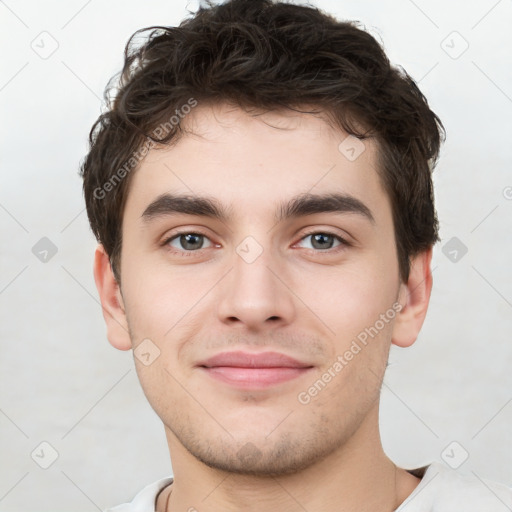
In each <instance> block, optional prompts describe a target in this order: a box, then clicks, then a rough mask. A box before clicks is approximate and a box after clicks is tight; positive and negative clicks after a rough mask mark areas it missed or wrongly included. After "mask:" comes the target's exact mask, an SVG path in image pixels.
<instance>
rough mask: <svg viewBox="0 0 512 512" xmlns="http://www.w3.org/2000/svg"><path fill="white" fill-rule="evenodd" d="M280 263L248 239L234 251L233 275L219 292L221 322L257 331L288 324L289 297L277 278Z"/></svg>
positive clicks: (269, 250) (253, 240) (250, 237)
mask: <svg viewBox="0 0 512 512" xmlns="http://www.w3.org/2000/svg"><path fill="white" fill-rule="evenodd" d="M281 264H282V262H280V261H279V258H278V255H277V254H275V251H273V250H272V249H271V248H269V247H264V246H263V245H262V244H260V243H259V242H258V240H256V238H255V237H253V236H247V237H246V238H244V239H243V240H242V242H240V243H239V244H238V246H237V247H236V248H235V252H234V254H233V258H232V271H231V272H230V273H229V276H228V280H227V282H226V283H225V286H224V287H223V288H222V291H221V297H220V300H219V306H218V314H219V317H220V320H221V321H223V322H229V323H233V322H237V321H238V322H240V323H242V324H245V325H246V327H248V328H253V329H257V328H258V327H263V326H264V325H265V323H267V324H269V323H272V324H273V325H275V324H276V321H278V320H280V321H281V323H288V322H290V321H291V320H292V317H293V302H292V296H291V295H292V294H291V293H290V292H289V291H288V290H287V287H286V286H285V285H284V284H283V283H282V282H281V281H280V279H278V278H277V277H276V275H275V274H279V271H278V269H279V268H280V267H281Z"/></svg>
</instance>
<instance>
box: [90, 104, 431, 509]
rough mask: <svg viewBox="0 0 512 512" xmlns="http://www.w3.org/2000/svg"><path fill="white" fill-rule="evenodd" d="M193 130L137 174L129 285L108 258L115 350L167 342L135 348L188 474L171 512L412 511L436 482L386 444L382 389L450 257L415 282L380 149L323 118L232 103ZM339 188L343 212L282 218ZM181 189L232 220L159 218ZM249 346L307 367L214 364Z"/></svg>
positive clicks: (104, 281) (99, 254)
mask: <svg viewBox="0 0 512 512" xmlns="http://www.w3.org/2000/svg"><path fill="white" fill-rule="evenodd" d="M276 126H277V127H279V128H276ZM185 127H186V128H187V129H188V130H189V132H190V133H188V134H186V135H185V136H184V137H183V138H182V139H180V140H179V141H178V142H177V144H176V145H174V146H172V147H169V148H165V149H162V150H151V151H150V153H149V154H148V156H147V157H146V159H145V160H144V161H143V163H142V165H141V167H140V169H138V170H137V171H136V172H135V174H134V175H133V176H132V177H131V180H132V181H131V184H130V192H129V195H128V199H127V202H126V206H125V210H124V218H123V247H122V255H121V284H120V285H119V283H117V282H116V281H115V279H114V277H113V274H112V270H111V268H110V264H109V261H108V257H107V255H106V254H105V252H104V250H103V248H102V247H101V246H99V247H98V249H97V251H96V256H95V268H94V273H95V280H96V284H97V287H98V290H99V294H100V298H101V302H102V306H103V308H104V309H103V311H104V316H105V321H106V324H107V335H108V339H109V341H110V343H111V344H112V345H113V346H114V347H116V348H118V349H120V350H129V349H132V348H134V349H136V348H137V347H138V346H139V344H140V343H142V342H143V340H150V342H149V343H150V345H144V346H145V347H147V346H149V347H150V350H151V351H152V353H156V352H158V357H156V358H155V359H154V361H152V362H151V364H143V362H142V361H141V360H140V359H138V358H135V363H136V368H137V372H138V376H139V379H140V381H141V385H142V387H143V389H144V392H145V394H146V396H147V398H148V400H149V402H150V404H151V405H152V407H153V408H154V410H155V412H156V413H157V414H158V415H159V417H160V418H161V419H162V422H163V423H164V427H165V433H166V438H167V442H168V447H169V452H170V455H171V458H172V465H173V470H174V483H173V485H172V486H170V487H168V488H167V489H165V490H164V491H162V492H161V493H160V495H159V497H158V500H157V510H159V511H163V510H165V506H166V503H167V499H168V498H169V494H168V493H169V492H170V491H171V489H172V494H171V495H170V499H169V503H168V510H172V511H182V510H183V511H187V510H197V511H198V512H201V511H202V510H208V511H209V512H217V511H219V512H220V511H222V512H226V511H235V510H236V511H239V510H244V511H249V512H253V511H254V512H256V511H273V510H279V511H282V512H292V511H293V512H295V511H303V510H304V509H305V510H308V511H309V512H320V511H322V512H334V511H336V512H349V511H351V512H352V511H356V510H357V511H358V512H359V511H368V512H370V511H372V512H377V511H379V512H380V511H382V512H389V511H393V510H395V509H396V508H397V507H398V506H399V505H400V504H401V503H402V502H403V501H404V500H405V499H406V498H407V496H409V495H410V494H411V492H412V491H413V490H414V488H415V487H416V486H417V485H418V483H419V481H420V480H419V479H418V478H416V477H414V476H413V475H411V474H410V473H408V472H406V471H405V470H403V469H400V468H396V466H395V465H394V464H393V463H392V461H391V460H390V459H389V458H388V457H387V456H386V454H385V453H384V451H383V448H382V444H381V440H380V435H379V428H378V415H379V395H380V387H381V384H382V379H383V376H384V372H385V367H386V362H387V358H388V354H389V349H390V346H391V344H395V345H397V346H401V347H407V346H410V345H411V344H412V343H414V341H415V340H416V338H417V335H418V333H419V331H420V329H421V326H422V324H423V321H424V318H425V315H426V311H427V307H428V302H429V298H430V291H431V287H432V278H431V274H430V262H431V257H432V252H431V250H429V251H426V252H424V253H421V254H419V255H417V256H416V257H415V258H414V259H413V260H412V262H411V272H410V276H409V279H408V280H407V282H402V281H401V280H400V277H399V268H398V259H397V252H396V243H395V238H394V227H393V219H392V213H391V205H390V202H389V198H388V196H387V194H386V192H385V190H384V188H383V186H382V184H381V182H380V178H379V175H378V174H377V171H376V166H377V164H376V161H377V160H376V151H377V147H376V145H375V143H374V142H373V141H370V140H366V141H365V142H364V144H365V147H364V151H363V152H362V153H361V154H360V155H359V156H358V157H357V158H356V159H354V160H350V159H348V158H347V157H346V155H345V154H344V153H343V152H341V151H340V150H339V149H338V147H339V144H340V143H341V142H342V141H343V140H344V139H345V138H346V137H347V134H344V133H342V132H341V131H340V130H337V129H333V128H331V127H330V126H329V125H328V124H327V123H326V122H325V121H324V120H323V119H321V118H319V117H315V116H312V115H310V114H300V113H291V112H288V111H287V112H285V111H280V112H274V113H267V114H264V115H260V116H258V117H253V116H251V115H248V114H247V113H246V112H244V111H243V110H241V109H239V108H236V107H232V106H228V105H224V104H219V105H214V106H208V105H199V106H198V107H196V109H194V111H193V112H192V113H191V114H189V116H188V117H187V118H186V119H185ZM333 192H336V193H340V194H343V195H344V197H345V198H347V197H348V198H349V199H350V200H349V201H348V202H345V203H344V207H343V208H342V210H343V211H337V212H332V211H319V212H316V213H313V214H307V215H304V214H303V215H300V216H292V217H289V218H285V219H281V220H280V221H277V220H276V213H277V212H279V211H280V210H279V205H281V204H283V203H286V202H287V201H290V200H291V199H292V198H294V197H297V196H300V195H301V194H306V193H308V194H311V195H322V194H332V193H333ZM169 193H170V194H174V195H178V194H181V195H188V196H191V195H193V196H202V197H205V196H208V197H209V198H214V199H215V201H216V202H217V204H218V205H222V206H224V208H225V209H226V212H227V213H231V216H227V217H226V218H224V219H218V218H212V217H206V216H202V215H198V214H197V213H195V212H196V210H194V211H193V212H191V213H179V214H176V213H175V214H174V215H171V214H169V213H168V212H167V214H165V212H163V208H162V205H160V207H159V209H158V214H156V213H155V211H156V210H155V209H153V210H152V213H151V215H148V214H147V213H148V206H149V205H151V204H152V203H154V201H155V199H157V198H159V197H161V196H162V194H169ZM354 201H355V202H357V204H358V205H359V206H358V207H354V204H355V202H354ZM347 204H348V206H347ZM360 205H363V208H361V207H360ZM164 209H165V208H164ZM150 210H151V209H150ZM197 211H198V210H197ZM145 212H146V215H144V213H145ZM178 231H179V232H180V234H181V236H178ZM319 233H324V238H323V239H321V238H320V239H319V238H315V237H316V236H317V234H319ZM185 234H193V236H192V237H188V238H187V239H185ZM194 234H195V236H194ZM315 234H316V235H315ZM247 237H250V238H249V239H248V238H247ZM326 240H327V242H328V244H325V241H326ZM187 242H188V243H187ZM242 242H243V243H242ZM194 244H195V245H194ZM241 248H242V249H243V251H241V250H240V249H241ZM246 254H248V255H249V256H254V258H247V256H246V257H245V258H244V257H243V256H245V255H246ZM249 260H250V261H249ZM369 328H373V329H374V330H373V331H371V332H372V336H371V337H367V338H368V339H367V343H366V344H362V343H361V342H359V344H358V347H359V350H357V349H356V348H354V340H357V339H358V336H359V337H361V333H364V332H367V333H368V332H370V331H368V329H369ZM359 339H360V338H359ZM145 343H146V344H147V343H148V341H146V342H145ZM233 350H239V351H244V352H245V353H250V354H260V353H262V352H267V351H272V352H279V353H281V354H285V355H286V356H289V357H292V358H294V359H295V360H297V361H299V362H300V363H301V364H302V365H303V367H302V369H300V370H297V373H296V375H295V374H294V377H293V378H289V379H288V378H287V379H285V380H282V381H279V382H277V383H268V382H265V383H264V384H263V385H262V384H261V382H260V383H259V384H258V383H255V384H254V385H253V383H252V381H251V382H249V384H247V382H245V381H244V382H245V384H244V385H242V384H240V383H239V382H238V381H236V382H233V380H228V381H226V380H222V379H219V377H218V374H216V372H213V371H211V368H209V367H208V366H207V365H206V366H205V365H204V362H205V360H206V359H208V358H210V357H211V356H213V355H216V354H218V353H220V352H224V351H233ZM146 351H147V348H146ZM348 352H351V353H352V355H350V354H348ZM339 357H342V360H343V361H344V363H343V365H340V364H339V363H338V366H336V362H337V361H339ZM340 366H341V369H340ZM244 375H245V374H244ZM325 375H327V377H325ZM329 376H330V377H329ZM237 378H238V377H237ZM322 379H323V380H322ZM319 380H321V381H322V382H323V384H322V383H321V384H322V385H319V384H316V387H315V383H318V381H319ZM191 507H192V508H191Z"/></svg>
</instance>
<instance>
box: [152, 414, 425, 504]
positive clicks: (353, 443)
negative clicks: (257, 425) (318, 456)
mask: <svg viewBox="0 0 512 512" xmlns="http://www.w3.org/2000/svg"><path fill="white" fill-rule="evenodd" d="M166 436H167V441H168V444H169V449H170V451H171V454H172V465H173V469H174V483H173V485H172V486H171V488H169V489H167V490H166V491H167V492H165V493H162V495H161V497H159V501H158V504H157V510H158V511H162V512H163V511H165V510H166V507H165V505H166V501H167V498H170V499H169V500H168V502H169V504H168V508H167V511H166V512H171V511H173V510H198V511H200V510H205V509H207V510H208V511H210V512H231V511H239V510H244V511H247V512H256V511H262V510H264V511H266V510H280V511H282V512H298V511H304V510H308V512H320V511H321V512H353V511H354V510H357V511H361V512H362V511H364V512H366V511H368V512H370V511H371V512H394V511H395V510H396V508H397V507H398V506H399V505H400V504H401V503H402V502H403V501H404V500H405V499H406V498H407V496H408V495H409V494H410V493H411V492H412V491H413V490H414V488H415V487H416V486H417V485H418V483H419V482H420V480H419V479H418V478H416V477H414V476H413V475H411V474H409V473H407V472H406V471H404V470H402V469H398V468H396V466H395V465H394V464H393V462H392V461H391V460H390V459H389V458H388V457H387V456H386V455H385V453H384V451H383V449H382V445H381V441H380V436H379V432H378V406H377V407H376V408H375V409H374V410H372V411H371V413H370V414H369V415H368V416H367V417H366V418H365V420H364V421H363V423H362V424H361V425H360V427H359V428H358V429H357V431H356V432H355V433H354V434H353V435H352V436H351V438H350V439H349V440H348V441H347V442H346V443H345V444H344V445H343V446H341V447H339V448H338V449H336V450H334V451H333V452H332V453H331V454H330V455H329V456H328V457H326V458H324V459H322V460H320V461H318V462H316V463H315V464H312V465H311V466H309V467H307V468H306V469H304V470H302V471H300V472H298V473H294V474H289V475H281V476H252V475H239V474H234V473H228V472H225V471H221V470H218V469H214V468H210V467H208V466H206V465H204V464H203V463H202V462H200V461H198V460H197V459H196V458H195V457H193V456H192V455H191V454H190V453H189V452H188V451H187V450H185V449H184V448H183V446H182V445H181V444H180V443H179V442H178V440H177V439H176V437H175V436H174V435H173V434H172V432H170V431H169V430H168V429H166ZM169 492H172V494H171V495H169Z"/></svg>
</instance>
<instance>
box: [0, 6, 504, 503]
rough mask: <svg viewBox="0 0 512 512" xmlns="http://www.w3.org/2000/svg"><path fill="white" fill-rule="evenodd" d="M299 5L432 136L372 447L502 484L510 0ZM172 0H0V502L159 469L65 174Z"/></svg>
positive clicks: (53, 497)
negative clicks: (379, 53) (413, 330)
mask: <svg viewBox="0 0 512 512" xmlns="http://www.w3.org/2000/svg"><path fill="white" fill-rule="evenodd" d="M313 4H314V5H317V6H319V7H321V8H323V9H325V10H327V11H328V12H330V13H332V14H334V15H336V16H337V17H339V18H342V19H355V20H360V21H361V22H362V23H364V25H365V26H366V28H367V29H368V30H369V31H370V32H371V33H372V34H373V35H374V36H376V37H377V38H378V39H379V40H381V41H382V42H383V44H384V47H385V49H386V51H387V52H388V55H389V57H390V59H391V61H392V62H393V63H395V64H400V65H402V66H403V67H404V68H405V69H406V70H407V71H408V72H409V73H410V74H411V75H412V77H413V78H414V79H415V80H416V81H417V82H418V83H419V86H420V88H421V89H422V91H423V92H424V94H425V95H426V96H427V98H428V99H429V103H430V105H431V107H432V109H433V110H434V111H435V112H436V113H437V114H438V115H439V116H440V117H441V119H442V121H443V123H444V125H445V127H446V130H447V141H446V144H445V145H444V147H443V150H442V153H441V160H440V163H439V165H438V167H437V169H436V171H435V187H436V194H437V196H436V197H437V208H438V213H439V217H440V221H441V235H442V241H441V242H440V243H439V244H438V245H437V246H436V248H435V253H434V261H433V276H434V289H433V294H432V300H431V306H430V310H429V314H428V316H427V320H426V323H425V326H424V328H423V331H422V333H421V335H420V337H419V339H418V341H417V342H416V344H415V345H414V346H413V347H411V348H409V349H399V348H396V347H393V348H392V351H391V356H390V363H391V364H390V367H389V369H388V372H387V374H386V377H385V380H384V386H383V391H382V412H381V429H382V439H383V444H384V448H385V450H386V452H387V453H388V455H389V456H390V457H391V458H392V459H393V460H394V461H395V462H396V463H397V464H400V465H402V467H406V468H412V467H418V466H420V465H422V464H425V463H428V462H430V461H432V460H439V461H445V463H447V464H449V465H451V466H453V467H455V466H458V469H457V471H459V472H461V473H468V474H472V473H474V474H476V475H477V476H478V477H479V478H484V479H485V478H486V479H490V480H497V481H501V482H504V483H506V484H507V485H509V486H511V485H512V464H511V463H512V428H511V427H512V372H511V371H510V367H511V363H512V341H511V336H510V333H511V332H512V275H511V261H512V259H511V252H512V251H511V233H512V172H511V168H512V167H511V164H512V149H511V147H512V144H511V138H512V121H511V120H512V67H511V66H510V62H511V48H512V32H511V31H510V27H511V26H512V2H511V1H510V0H501V1H496V0H482V1H476V2H467V1H466V2H463V1H452V2H446V1H440V0H435V1H425V0H417V1H415V2H413V1H412V0H387V1H381V2H376V1H368V0H347V1H334V0H318V1H317V2H313ZM187 5H188V6H189V8H190V9H191V10H195V8H196V6H197V4H194V3H193V2H192V1H190V2H188V4H187V1H186V0H183V1H181V0H172V1H169V0H165V1H164V0H149V1H146V2H136V1H134V0H131V1H121V0H112V1H107V2H100V1H99V0H89V1H84V0H72V1H67V2H64V1H45V2H36V1H35V0H27V1H23V0H19V1H15V0H5V1H1V2H0V44H1V48H2V60H1V70H0V73H1V75H0V108H1V126H0V130H1V133H0V144H1V150H0V162H1V177H2V185H1V187H0V224H1V229H2V231H1V233H2V244H1V254H0V257H1V275H0V308H1V309H0V312H1V313H0V314H1V317H0V332H1V346H0V349H1V352H0V376H1V377H0V378H1V382H2V386H1V389H0V450H1V451H0V461H1V474H0V476H1V478H0V511H35V510H38V511H43V510H52V511H54V512H58V511H64V510H66V511H68V510H74V511H76V512H82V511H83V512H85V511H93V510H98V509H103V508H105V507H107V506H112V505H115V504H118V503H121V502H124V501H128V500H130V499H131V498H132V497H133V495H134V494H135V493H136V492H138V491H139V490H140V489H141V488H142V487H143V486H144V485H146V484H148V483H150V482H152V481H154V480H156V479H158V478H161V477H163V476H166V475H168V474H170V473H171V471H172V470H171V465H170V460H169V455H168V451H167V445H166V442H165V437H164V431H163V426H162V425H161V423H160V420H159V419H158V417H157V416H156V414H155V413H154V412H153V410H152V409H151V408H150V406H149V405H148V404H147V402H146V400H145V397H144V395H143V393H142V391H141V389H140V386H139V384H138V380H137V377H136V374H135V370H134V365H133V360H132V353H131V352H120V351H117V350H115V349H114V348H112V347H111V346H110V345H109V343H108V341H107V339H106V336H105V327H104V323H103V318H102V314H101V308H100V306H99V304H98V299H97V293H96V289H95V285H94V281H93V277H92V258H93V251H94V248H95V245H96V244H95V240H94V238H93V236H92V234H91V233H90V231H89V226H88V222H87V216H86V214H85V211H84V201H83V197H82V191H81V181H80V179H79V177H78V174H77V172H78V166H79V163H80V161H81V159H82V158H83V157H84V155H85V153H86V151H87V135H88V132H89V129H90V127H91V126H92V123H93V122H94V121H95V119H96V118H97V116H98V115H99V114H100V112H101V109H102V103H103V102H102V93H103V89H104V86H105V85H106V83H107V81H108V79H109V78H110V77H111V76H112V75H113V74H114V73H116V72H117V71H119V69H120V67H121V65H122V51H123V48H124V44H125V42H126V41H127V39H128V37H129V36H130V35H131V34H132V32H134V31H135V30H136V29H138V28H142V27H145V26H149V25H153V24H162V25H174V24H177V23H179V22H180V20H181V19H182V18H183V17H184V16H185V15H186V14H187V13H186V7H187ZM57 45H58V46H57ZM52 51H53V53H51V52H52ZM44 237H46V238H48V239H49V240H50V241H51V244H53V246H54V250H53V251H54V252H55V250H56V253H55V254H52V251H51V249H50V250H49V252H48V254H47V255H46V259H47V261H41V260H40V258H41V257H43V255H42V254H41V250H48V247H49V245H48V244H49V242H48V241H47V240H43V241H42V242H41V241H40V240H41V239H42V238H44ZM37 244H39V245H37ZM41 244H42V245H41ZM34 247H35V249H34ZM41 247H43V249H41ZM443 249H444V251H443ZM466 249H467V253H465V250H466ZM454 251H455V252H454ZM34 253H35V254H34ZM37 255H39V258H38V257H37ZM43 442H44V443H49V444H43V445H41V443H43ZM466 456H467V459H466V460H464V459H465V458H466ZM55 457H57V458H56V460H55V461H54V462H53V463H52V464H51V465H50V466H49V467H48V468H47V469H43V467H41V466H45V465H48V464H50V463H51V462H52V461H53V458H55ZM482 485H483V484H482ZM497 505H499V502H498V501H497ZM503 510H507V509H506V508H505V507H504V508H503Z"/></svg>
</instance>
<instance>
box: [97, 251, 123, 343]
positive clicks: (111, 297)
mask: <svg viewBox="0 0 512 512" xmlns="http://www.w3.org/2000/svg"><path fill="white" fill-rule="evenodd" d="M94 281H95V282H96V288H97V289H98V293H99V296H100V301H101V307H102V309H103V318H104V319H105V323H106V325H107V338H108V341H109V342H110V344H111V345H112V346H114V347H115V348H117V349H119V350H130V349H131V348H132V344H131V340H130V334H129V330H128V322H127V320H126V313H125V308H124V304H123V297H122V296H121V290H120V288H119V285H118V283H117V281H116V279H115V277H114V273H113V272H112V267H111V266H110V260H109V257H108V255H107V253H106V252H105V249H104V248H103V246H102V245H101V244H100V245H98V247H97V248H96V252H95V254H94Z"/></svg>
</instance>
